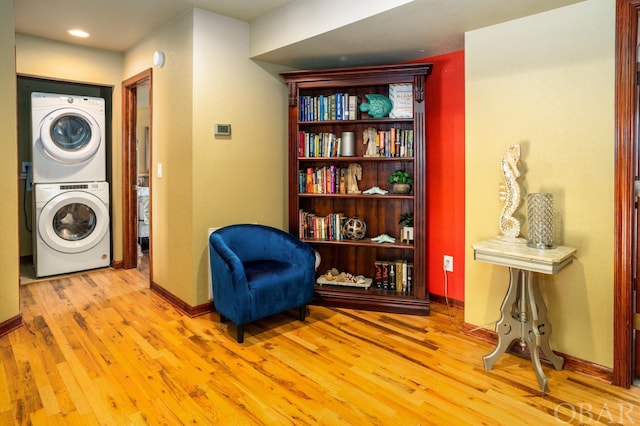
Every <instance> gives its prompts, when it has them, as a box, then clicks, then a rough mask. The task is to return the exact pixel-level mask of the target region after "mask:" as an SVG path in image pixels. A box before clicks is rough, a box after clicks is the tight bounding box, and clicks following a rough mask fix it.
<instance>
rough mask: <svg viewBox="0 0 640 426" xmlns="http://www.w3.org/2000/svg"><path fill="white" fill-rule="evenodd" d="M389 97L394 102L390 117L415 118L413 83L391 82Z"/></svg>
mask: <svg viewBox="0 0 640 426" xmlns="http://www.w3.org/2000/svg"><path fill="white" fill-rule="evenodd" d="M389 99H390V100H391V103H392V104H393V109H391V112H390V113H389V118H413V84H411V83H392V84H389Z"/></svg>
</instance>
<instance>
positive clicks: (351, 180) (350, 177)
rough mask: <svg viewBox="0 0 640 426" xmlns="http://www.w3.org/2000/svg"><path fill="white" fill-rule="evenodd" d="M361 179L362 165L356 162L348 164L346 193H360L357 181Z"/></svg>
mask: <svg viewBox="0 0 640 426" xmlns="http://www.w3.org/2000/svg"><path fill="white" fill-rule="evenodd" d="M360 179H362V166H361V165H360V164H358V163H351V164H349V169H348V170H347V194H360V193H361V192H362V191H360V188H358V181H359V180H360Z"/></svg>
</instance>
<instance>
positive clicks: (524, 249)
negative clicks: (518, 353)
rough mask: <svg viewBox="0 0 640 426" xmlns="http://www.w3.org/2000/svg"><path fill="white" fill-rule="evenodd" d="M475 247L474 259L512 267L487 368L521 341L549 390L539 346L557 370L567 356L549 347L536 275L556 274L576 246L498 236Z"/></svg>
mask: <svg viewBox="0 0 640 426" xmlns="http://www.w3.org/2000/svg"><path fill="white" fill-rule="evenodd" d="M472 248H473V253H474V259H475V260H477V261H480V262H486V263H492V264H494V265H501V266H506V267H508V268H509V289H508V290H507V294H506V295H505V297H504V300H503V302H502V307H501V308H500V311H501V317H500V320H499V321H498V322H497V324H496V333H497V334H498V344H497V345H496V347H495V349H494V350H493V352H491V353H490V354H487V355H485V356H483V357H482V360H483V362H484V368H485V369H486V370H491V369H492V368H493V365H494V364H495V362H496V361H497V360H498V358H500V356H501V355H502V354H503V353H505V352H506V351H507V350H508V349H509V348H510V347H511V345H512V343H513V342H514V341H515V340H519V343H520V346H521V347H522V348H525V347H529V353H530V354H531V362H532V364H533V370H534V371H535V373H536V378H537V379H538V385H539V386H540V390H541V391H542V392H546V391H547V388H548V380H547V378H546V377H545V375H544V371H542V366H541V364H540V349H542V352H544V354H545V355H546V356H547V358H548V359H549V361H551V363H552V364H553V367H554V368H555V369H556V370H562V367H563V366H564V358H562V357H561V356H558V355H556V354H555V353H554V352H553V351H552V350H551V347H550V346H549V336H550V335H551V324H549V323H548V322H547V306H546V305H545V303H544V299H543V298H542V294H541V293H540V287H539V283H538V279H536V278H535V277H534V274H537V273H540V274H557V273H558V272H560V271H561V270H562V269H563V268H564V267H566V266H567V265H569V264H570V263H571V262H572V261H573V257H574V255H575V253H576V249H574V248H572V247H562V246H558V247H555V248H552V249H535V248H531V247H528V246H527V244H526V243H520V242H507V241H504V240H500V239H498V238H495V239H491V240H485V241H480V242H478V243H475V244H472Z"/></svg>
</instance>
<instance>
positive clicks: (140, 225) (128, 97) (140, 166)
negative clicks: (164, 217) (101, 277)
mask: <svg viewBox="0 0 640 426" xmlns="http://www.w3.org/2000/svg"><path fill="white" fill-rule="evenodd" d="M152 88H153V86H152V70H151V69H147V70H145V71H143V72H141V73H139V74H137V75H135V76H133V77H131V78H129V79H127V80H125V81H124V82H123V83H122V96H123V101H122V105H123V107H122V111H123V123H122V128H123V135H122V139H123V149H122V174H123V177H122V185H123V190H122V194H123V203H122V214H123V221H122V224H123V267H124V268H125V269H133V268H138V269H140V270H141V271H142V272H143V273H145V274H146V275H147V276H148V278H149V282H152V272H153V268H152V265H153V244H152V232H151V230H152V220H151V218H152V208H151V199H152V198H151V194H152V188H151V176H150V173H149V172H150V168H151V158H152V157H151V155H152V140H153V138H152V129H153V126H152V117H153V114H152V105H153V102H152V99H153V97H152V93H153V90H152Z"/></svg>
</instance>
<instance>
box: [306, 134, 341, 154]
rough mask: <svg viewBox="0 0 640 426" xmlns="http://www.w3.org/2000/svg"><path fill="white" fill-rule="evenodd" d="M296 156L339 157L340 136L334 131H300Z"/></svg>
mask: <svg viewBox="0 0 640 426" xmlns="http://www.w3.org/2000/svg"><path fill="white" fill-rule="evenodd" d="M299 140H300V143H299V145H298V156H300V157H339V156H340V150H341V148H342V146H341V145H342V138H339V137H337V136H336V135H335V133H327V132H324V133H310V132H305V131H300V138H299Z"/></svg>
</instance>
